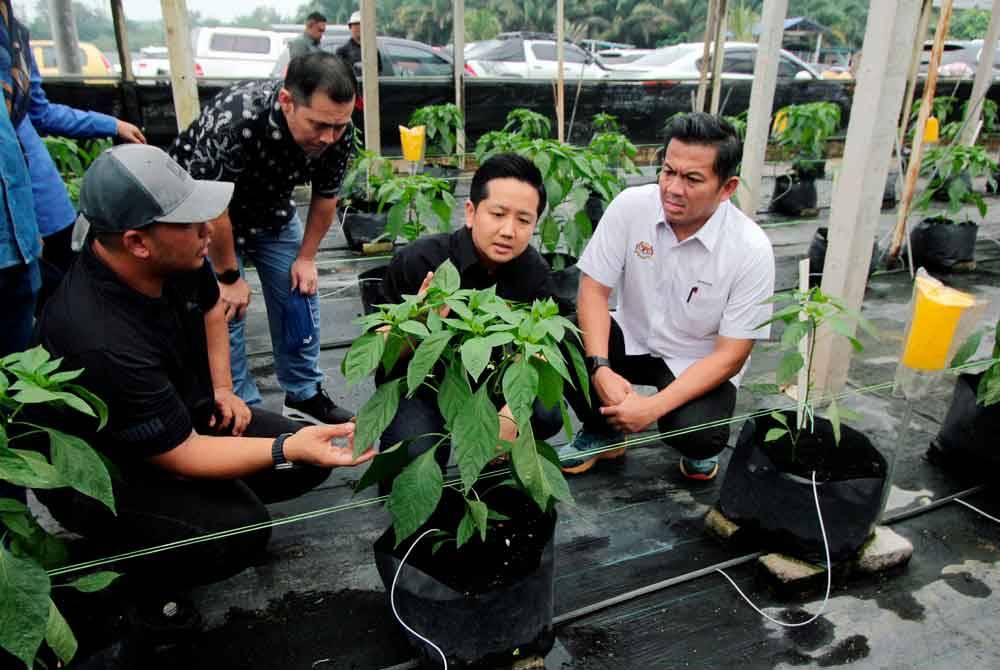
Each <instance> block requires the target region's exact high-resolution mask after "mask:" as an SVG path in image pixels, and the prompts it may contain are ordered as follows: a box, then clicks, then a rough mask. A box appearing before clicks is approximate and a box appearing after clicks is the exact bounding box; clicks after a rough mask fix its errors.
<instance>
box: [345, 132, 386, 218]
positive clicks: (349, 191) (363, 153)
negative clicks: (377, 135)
mask: <svg viewBox="0 0 1000 670" xmlns="http://www.w3.org/2000/svg"><path fill="white" fill-rule="evenodd" d="M356 139H357V135H355V140H356ZM392 178H393V172H392V163H390V162H389V161H388V160H386V159H385V158H383V157H382V156H379V155H378V154H377V153H375V152H374V151H368V150H366V149H363V148H361V147H356V148H355V152H354V160H352V161H351V165H350V167H349V168H348V169H347V173H346V174H345V175H344V180H343V181H342V182H341V184H340V193H341V194H342V196H343V197H344V198H345V199H347V200H349V201H350V202H352V203H353V204H355V206H356V205H357V204H358V203H359V202H372V201H374V200H375V196H376V194H377V193H378V191H379V189H380V188H382V185H383V184H384V183H386V182H387V181H389V180H391V179H392Z"/></svg>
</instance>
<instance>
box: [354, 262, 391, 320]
mask: <svg viewBox="0 0 1000 670" xmlns="http://www.w3.org/2000/svg"><path fill="white" fill-rule="evenodd" d="M388 267H389V266H388V265H379V266H378V267H374V268H372V269H370V270H365V271H364V272H362V273H360V274H359V275H358V289H359V290H360V291H361V307H362V308H363V309H364V313H365V314H372V313H374V312H375V311H376V309H375V305H382V304H384V303H386V302H388V300H387V299H386V297H385V292H384V291H383V290H382V282H384V281H385V270H386V268H388Z"/></svg>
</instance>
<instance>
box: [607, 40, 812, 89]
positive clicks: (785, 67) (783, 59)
mask: <svg viewBox="0 0 1000 670" xmlns="http://www.w3.org/2000/svg"><path fill="white" fill-rule="evenodd" d="M704 50H705V45H704V43H703V42H686V43H684V44H676V45H674V46H670V47H663V48H661V49H657V50H656V51H654V52H653V53H651V54H647V55H645V56H643V57H641V58H639V59H637V60H634V61H632V62H631V63H626V64H623V65H608V67H610V68H612V70H613V74H612V77H613V78H615V79H671V80H689V79H698V77H699V76H700V74H701V59H702V56H703V54H704ZM756 58H757V45H756V44H753V43H752V42H727V43H726V44H725V57H724V58H723V61H722V77H723V79H727V80H740V79H746V80H752V79H753V68H754V62H755V60H756ZM778 78H779V79H796V80H809V81H811V80H813V79H819V74H818V73H817V72H816V71H815V70H814V69H813V68H812V67H810V66H809V65H807V64H806V63H805V62H803V61H801V60H799V59H798V58H796V57H795V56H794V55H792V54H791V53H790V52H788V51H786V50H784V49H782V50H781V56H780V61H779V62H778Z"/></svg>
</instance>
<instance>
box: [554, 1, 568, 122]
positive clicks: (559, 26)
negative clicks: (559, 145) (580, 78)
mask: <svg viewBox="0 0 1000 670" xmlns="http://www.w3.org/2000/svg"><path fill="white" fill-rule="evenodd" d="M565 40H566V0H556V59H557V60H558V61H559V66H558V70H557V78H556V125H557V126H559V130H558V133H557V137H558V138H559V141H560V142H562V141H564V140H565V139H566V68H565V66H566V44H565Z"/></svg>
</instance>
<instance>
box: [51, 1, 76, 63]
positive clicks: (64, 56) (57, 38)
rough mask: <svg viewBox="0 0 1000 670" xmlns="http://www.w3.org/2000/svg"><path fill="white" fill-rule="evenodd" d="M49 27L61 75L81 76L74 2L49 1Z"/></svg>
mask: <svg viewBox="0 0 1000 670" xmlns="http://www.w3.org/2000/svg"><path fill="white" fill-rule="evenodd" d="M49 26H50V27H51V29H52V46H53V47H54V48H55V52H56V61H57V62H58V63H59V74H81V73H82V72H83V63H82V62H81V61H80V38H79V36H78V35H77V32H76V18H75V17H74V16H73V3H72V0H49Z"/></svg>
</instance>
